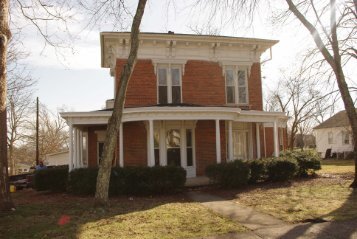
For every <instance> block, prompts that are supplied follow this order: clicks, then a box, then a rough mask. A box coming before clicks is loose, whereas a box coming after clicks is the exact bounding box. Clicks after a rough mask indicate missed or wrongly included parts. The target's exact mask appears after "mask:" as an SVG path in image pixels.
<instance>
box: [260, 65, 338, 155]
mask: <svg viewBox="0 0 357 239" xmlns="http://www.w3.org/2000/svg"><path fill="white" fill-rule="evenodd" d="M326 92H327V91H326V88H325V89H324V88H323V87H322V85H321V84H319V80H318V79H317V78H316V77H315V76H313V75H308V74H306V72H305V71H304V70H303V69H301V70H300V71H297V72H293V71H291V72H283V73H282V78H281V79H280V81H279V83H278V84H277V87H276V89H274V90H273V91H271V92H270V93H269V96H268V99H267V110H269V111H283V112H285V113H286V114H287V115H288V116H289V121H288V127H289V132H290V135H289V137H290V140H289V147H290V148H293V146H294V142H295V137H296V135H297V133H300V134H304V133H308V132H310V133H311V129H312V127H313V126H315V125H316V124H317V122H318V120H319V119H320V118H321V117H325V116H326V115H328V114H329V113H330V112H333V107H334V102H333V100H334V96H335V95H336V92H330V93H326Z"/></svg>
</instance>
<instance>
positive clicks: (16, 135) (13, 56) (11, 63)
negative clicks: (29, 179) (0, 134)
mask: <svg viewBox="0 0 357 239" xmlns="http://www.w3.org/2000/svg"><path fill="white" fill-rule="evenodd" d="M14 39H15V38H12V40H11V42H10V47H9V49H11V50H9V51H8V55H7V62H8V66H7V68H8V94H7V124H8V134H7V135H8V137H7V142H8V150H9V153H8V157H9V158H8V161H9V166H10V174H12V175H13V174H15V172H16V162H15V157H14V156H15V155H14V149H15V145H16V144H18V143H19V142H21V141H22V139H23V138H24V133H25V128H26V124H27V123H28V120H29V115H30V107H29V105H30V104H31V100H32V87H33V85H34V84H35V81H34V80H33V79H32V77H31V75H30V73H29V71H28V70H27V69H26V67H25V66H23V65H22V64H20V61H21V60H22V59H24V58H26V57H27V54H26V53H25V52H23V51H22V50H20V47H19V46H18V45H19V44H21V42H20V41H17V39H16V40H14Z"/></svg>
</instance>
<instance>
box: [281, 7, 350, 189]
mask: <svg viewBox="0 0 357 239" xmlns="http://www.w3.org/2000/svg"><path fill="white" fill-rule="evenodd" d="M286 3H287V4H288V5H289V10H290V11H291V12H292V13H293V14H294V15H295V16H296V17H297V19H299V21H300V22H301V23H302V24H303V25H304V26H305V27H306V29H307V30H309V32H310V34H311V35H312V38H313V39H314V41H315V44H316V46H317V47H318V49H319V51H320V52H321V54H322V55H323V57H324V58H325V60H326V61H327V63H328V64H329V65H330V66H331V68H332V70H333V72H334V74H335V76H336V81H337V85H338V89H339V91H340V93H341V97H342V100H343V103H344V106H345V109H346V113H347V116H348V119H349V121H350V124H351V128H352V135H353V142H354V143H353V157H354V161H355V178H354V181H353V183H352V184H351V187H353V188H357V113H356V109H355V107H354V104H353V100H352V97H351V94H350V92H349V90H348V86H347V83H346V80H345V75H344V72H343V69H342V63H341V55H340V52H339V45H338V38H337V31H336V9H335V0H330V12H331V14H330V20H331V23H330V24H331V40H332V44H331V45H332V50H333V55H331V54H330V52H329V51H328V49H327V47H326V45H325V44H324V43H323V41H322V39H321V37H320V35H319V34H318V31H317V30H316V28H315V27H314V26H313V25H312V24H311V23H310V22H309V21H308V20H307V19H306V18H305V17H304V15H302V14H301V12H300V11H299V10H298V9H297V8H296V6H295V4H294V3H293V2H292V0H286Z"/></svg>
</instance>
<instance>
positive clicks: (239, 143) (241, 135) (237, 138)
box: [233, 130, 248, 160]
mask: <svg viewBox="0 0 357 239" xmlns="http://www.w3.org/2000/svg"><path fill="white" fill-rule="evenodd" d="M233 157H234V159H240V160H242V159H248V131H246V130H235V131H233Z"/></svg>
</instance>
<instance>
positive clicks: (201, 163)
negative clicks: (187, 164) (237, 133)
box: [195, 120, 226, 176]
mask: <svg viewBox="0 0 357 239" xmlns="http://www.w3.org/2000/svg"><path fill="white" fill-rule="evenodd" d="M220 130H221V157H222V161H225V159H226V140H225V139H226V135H225V122H223V121H222V122H220ZM195 139H196V168H197V169H196V170H197V171H196V172H197V176H202V175H204V174H205V169H206V167H207V166H208V165H210V164H215V163H216V162H217V159H216V125H215V121H213V120H210V121H208V120H200V121H198V122H197V125H196V131H195Z"/></svg>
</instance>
